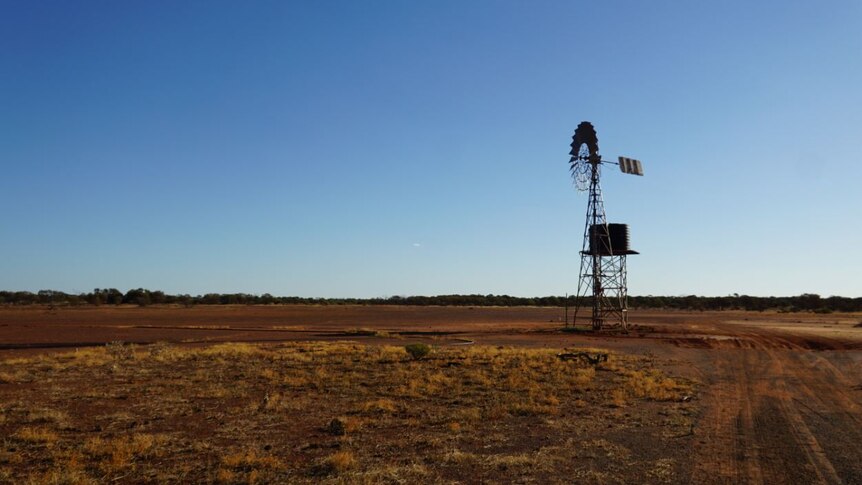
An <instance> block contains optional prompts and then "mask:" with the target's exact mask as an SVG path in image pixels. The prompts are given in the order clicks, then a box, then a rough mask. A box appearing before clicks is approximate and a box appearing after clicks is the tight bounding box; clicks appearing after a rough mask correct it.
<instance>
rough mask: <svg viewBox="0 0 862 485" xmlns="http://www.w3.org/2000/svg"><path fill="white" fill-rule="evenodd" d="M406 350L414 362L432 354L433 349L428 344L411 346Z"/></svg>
mask: <svg viewBox="0 0 862 485" xmlns="http://www.w3.org/2000/svg"><path fill="white" fill-rule="evenodd" d="M404 350H406V351H407V353H408V354H410V357H412V358H413V360H419V359H421V358H422V357H425V356H426V355H428V354H429V353H430V352H431V347H430V346H429V345H426V344H409V345H405V346H404Z"/></svg>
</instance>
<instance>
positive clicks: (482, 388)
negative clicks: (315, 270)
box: [0, 342, 691, 483]
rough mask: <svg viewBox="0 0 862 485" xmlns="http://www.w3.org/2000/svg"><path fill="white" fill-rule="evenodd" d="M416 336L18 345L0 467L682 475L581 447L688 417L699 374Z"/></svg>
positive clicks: (279, 477)
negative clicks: (26, 353) (360, 340)
mask: <svg viewBox="0 0 862 485" xmlns="http://www.w3.org/2000/svg"><path fill="white" fill-rule="evenodd" d="M421 345H422V347H415V346H386V345H384V346H366V345H359V344H356V343H352V342H329V343H324V342H306V343H286V344H275V345H252V344H233V343H228V344H218V345H212V346H208V347H179V346H174V345H169V344H165V343H159V344H157V345H153V346H131V345H126V344H121V343H119V342H116V343H112V344H109V345H107V346H104V347H101V348H91V349H86V350H78V351H76V352H67V353H57V354H50V355H47V354H46V355H37V356H33V357H24V358H15V359H8V360H6V361H2V362H0V376H3V380H2V381H0V433H2V434H3V435H4V436H8V438H7V442H6V443H7V444H6V446H5V447H4V448H3V451H2V453H0V477H5V478H4V480H6V481H10V482H19V483H27V482H28V481H29V482H38V483H43V482H69V483H96V482H111V481H116V480H124V479H127V478H128V477H132V476H133V477H136V478H135V479H136V480H138V479H140V480H142V481H156V482H161V481H168V482H171V481H175V482H176V481H198V482H199V481H210V482H221V483H238V482H242V483H267V482H290V483H297V482H299V483H302V482H308V483H313V482H320V481H330V482H371V483H376V482H381V481H383V482H398V481H402V482H415V481H421V482H423V483H435V482H447V481H453V480H455V481H458V480H467V481H476V480H479V481H481V480H487V479H490V478H492V477H493V478H494V479H495V480H502V481H509V480H515V481H516V480H518V479H519V477H522V478H523V477H529V476H532V477H541V476H562V477H570V476H575V475H576V474H575V471H576V470H577V469H579V467H587V468H589V467H593V466H596V464H598V463H603V464H604V465H601V466H602V467H604V468H603V469H606V468H607V466H610V465H607V464H608V463H617V462H618V464H617V465H613V466H611V467H610V468H609V469H611V470H613V469H617V468H614V467H622V466H623V464H624V465H625V467H628V468H627V469H630V470H635V471H636V472H637V470H640V472H639V473H642V474H643V476H647V475H648V474H652V475H649V476H653V477H654V476H659V475H656V473H658V472H655V470H660V471H662V473H665V474H666V475H667V476H669V477H672V476H673V473H672V472H673V469H674V466H675V465H674V463H673V462H672V461H671V462H670V463H667V462H662V464H661V466H659V465H658V464H656V463H653V462H651V461H649V460H643V461H638V460H637V459H633V458H632V457H631V456H630V455H626V454H625V453H623V452H622V451H619V450H620V449H622V448H619V446H621V445H616V444H614V445H612V444H607V445H606V446H605V445H603V446H605V448H606V449H608V450H611V449H613V450H616V451H614V453H617V455H613V456H611V455H608V454H601V453H591V454H586V453H583V451H581V450H583V446H582V444H583V443H586V442H587V441H588V440H592V439H594V438H595V434H594V433H595V431H596V430H603V429H605V428H606V427H607V424H608V423H609V422H613V424H614V426H617V427H623V428H626V429H628V430H629V431H628V432H629V433H637V432H644V431H643V430H644V429H648V428H644V427H643V423H648V422H650V420H651V419H653V420H655V421H656V422H659V421H660V420H661V421H662V422H670V421H671V420H669V418H668V417H667V416H669V415H672V416H673V420H672V423H673V424H672V425H666V426H671V427H673V429H675V430H676V429H677V428H678V430H677V431H678V432H679V434H682V433H683V432H684V430H686V429H688V427H689V426H690V425H691V419H690V418H689V416H690V415H691V405H690V404H688V403H681V402H678V401H679V397H680V396H681V395H683V393H690V392H691V389H690V386H689V385H688V384H687V383H685V382H684V381H679V380H676V379H672V378H670V377H668V376H666V375H664V374H662V373H660V372H658V371H656V370H655V369H654V368H653V366H652V361H651V360H650V359H647V358H641V357H631V356H625V355H619V354H614V353H607V352H606V351H604V352H605V353H607V355H608V360H607V362H598V363H595V364H586V363H584V362H581V361H579V360H571V361H563V360H561V359H560V358H559V357H558V356H557V354H559V353H560V349H527V348H508V347H487V346H469V347H449V348H446V347H440V348H437V349H435V351H434V352H433V353H428V352H426V351H425V350H429V349H430V348H429V347H428V346H427V345H424V344H421ZM411 348H420V349H422V350H421V351H420V352H418V353H416V352H415V351H411ZM578 350H580V351H583V352H591V353H594V352H602V351H601V350H600V349H599V350H597V349H575V351H578ZM417 356H419V357H422V360H421V361H419V360H417ZM24 375H26V376H30V377H28V378H27V387H20V386H21V385H22V384H21V383H22V378H21V377H20V376H24ZM636 402H637V403H639V404H638V405H637V406H632V404H634V403H636ZM620 408H622V409H624V410H627V411H626V414H625V415H620V414H618V413H619V412H621V411H620ZM628 410H637V411H638V413H639V414H637V415H634V414H631V411H628ZM659 411H661V413H662V414H661V415H658V414H656V413H658V412H659ZM638 430H640V431H638ZM662 431H663V432H666V430H665V429H663V430H662ZM645 439H646V438H645ZM567 440H568V441H567ZM614 447H616V448H614ZM10 450H11V451H10ZM435 457H441V458H439V459H436V458H435ZM619 469H621V468H619ZM609 476H612V475H609ZM659 481H661V480H659Z"/></svg>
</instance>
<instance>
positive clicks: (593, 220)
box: [566, 121, 643, 330]
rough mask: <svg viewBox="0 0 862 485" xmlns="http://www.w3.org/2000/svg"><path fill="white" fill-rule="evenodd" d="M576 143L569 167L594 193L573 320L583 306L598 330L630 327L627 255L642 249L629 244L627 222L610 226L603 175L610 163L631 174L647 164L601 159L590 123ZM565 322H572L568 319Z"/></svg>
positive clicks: (583, 126)
mask: <svg viewBox="0 0 862 485" xmlns="http://www.w3.org/2000/svg"><path fill="white" fill-rule="evenodd" d="M571 146H572V151H571V152H569V154H570V155H571V156H572V158H571V160H569V165H570V169H571V172H572V177H574V179H575V185H576V186H577V188H578V190H579V191H588V192H589V198H588V200H587V220H586V223H585V224H584V239H583V244H582V246H581V270H580V276H579V278H578V293H577V295H576V300H575V316H574V319H573V320H572V322H571V324H572V326H574V325H575V323H576V322H577V319H578V311H579V310H582V307H584V309H585V307H587V306H591V307H592V321H591V323H592V327H593V329H594V330H601V329H602V328H605V327H610V326H615V325H619V326H620V327H622V328H623V329H627V328H628V287H627V282H626V257H627V256H628V255H630V254H638V253H637V251H632V250H631V249H630V248H629V227H628V225H626V224H608V221H607V217H606V215H605V205H604V201H603V199H602V187H601V184H600V183H599V179H600V178H601V167H602V165H605V164H611V165H619V167H620V171H622V172H623V173H628V174H632V175H643V167H642V165H641V162H640V161H639V160H633V159H631V158H625V157H619V159H618V162H610V161H606V160H602V157H601V155H600V154H599V139H598V136H596V130H595V128H593V125H592V123H590V122H588V121H584V122H581V124H579V125H578V128H577V129H576V130H575V134H574V136H572V145H571ZM566 326H567V327H568V326H569V322H568V318H567V319H566Z"/></svg>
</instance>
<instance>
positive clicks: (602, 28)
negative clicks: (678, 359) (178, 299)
mask: <svg viewBox="0 0 862 485" xmlns="http://www.w3.org/2000/svg"><path fill="white" fill-rule="evenodd" d="M582 120H589V121H592V122H593V124H594V125H595V126H596V129H597V131H598V135H599V142H600V147H601V152H602V154H603V155H604V156H605V158H609V159H616V156H618V155H626V156H631V157H635V158H639V159H641V160H643V162H644V166H645V172H646V175H645V176H644V177H634V176H630V175H622V174H620V173H619V172H618V171H617V170H616V169H615V168H614V167H609V169H607V170H606V171H605V173H604V175H605V176H604V177H603V189H604V195H605V207H606V209H607V213H608V219H609V221H610V222H625V223H628V224H629V225H630V227H631V233H632V246H633V248H634V249H636V250H639V251H640V252H641V253H642V254H641V255H639V256H635V257H631V258H630V259H629V292H630V294H634V295H647V294H655V295H681V294H699V295H727V294H731V293H741V294H742V293H745V294H751V295H795V294H800V293H803V292H811V293H819V294H821V295H823V296H828V295H843V296H853V297H858V296H862V279H860V272H862V271H860V270H862V256H860V249H862V157H860V146H862V2H859V1H858V0H845V1H827V2H819V3H812V2H810V1H805V2H803V1H757V2H750V1H729V2H691V1H676V2H669V1H650V2H644V1H556V2H552V1H504V0H494V1H460V0H459V1H429V2H419V1H396V0H391V1H385V0H380V1H361V2H347V1H344V2H334V1H325V0H324V1H304V2H288V1H273V2H263V1H254V2H235V1H225V2H216V1H212V0H207V1H199V2H192V1H183V2H175V1H164V2H160V1H122V2H116V1H104V2H90V1H79V2H63V1H56V2H39V1H31V0H21V1H10V0H0V168H2V171H0V204H2V208H3V217H2V222H0V289H7V290H31V291H35V290H38V289H47V288H50V289H56V290H62V291H67V292H72V291H75V292H77V291H90V290H92V289H93V288H95V287H100V288H105V287H116V288H119V289H121V290H123V291H125V290H126V289H129V288H136V287H145V288H150V289H162V290H164V291H166V292H170V293H191V294H199V293H205V292H248V293H264V292H269V293H272V294H275V295H299V296H322V297H339V296H355V297H377V296H391V295H434V294H448V293H482V294H486V293H494V294H511V295H518V296H536V295H550V294H558V295H561V294H563V293H566V292H568V293H573V292H574V291H575V289H576V286H577V272H578V265H579V257H578V251H579V250H580V245H581V237H582V232H583V225H584V213H585V209H586V203H587V200H586V196H585V195H584V194H582V193H578V192H577V191H575V189H574V187H573V184H572V181H571V179H570V177H569V174H568V167H567V163H568V155H567V152H568V150H569V146H568V145H569V143H570V141H571V135H572V131H573V130H574V128H575V127H576V126H577V124H578V123H579V122H580V121H582Z"/></svg>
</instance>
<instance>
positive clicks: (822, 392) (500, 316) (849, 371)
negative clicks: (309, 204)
mask: <svg viewBox="0 0 862 485" xmlns="http://www.w3.org/2000/svg"><path fill="white" fill-rule="evenodd" d="M562 317H563V309H561V308H480V307H476V308H470V307H401V306H198V307H192V308H178V307H148V308H137V307H87V308H58V309H48V308H45V307H38V306H34V307H22V308H15V307H6V308H0V358H3V357H11V356H14V355H18V354H21V353H33V352H45V351H56V350H58V349H68V348H70V347H83V346H89V345H103V344H104V343H107V342H111V341H117V340H121V341H124V342H135V343H139V344H147V343H152V342H157V341H169V342H176V343H188V344H202V343H209V342H221V341H284V340H348V339H349V340H361V341H363V342H384V343H390V344H392V343H394V344H399V345H401V344H403V343H408V342H411V341H426V342H433V343H435V344H437V345H447V344H467V343H471V342H475V343H477V344H493V345H524V346H545V347H555V348H563V347H572V346H581V347H583V346H589V347H601V348H608V349H612V350H617V351H620V352H628V353H640V354H651V355H654V356H656V357H657V358H658V359H659V360H660V361H661V362H664V363H665V364H664V365H665V366H666V367H667V368H668V369H669V371H670V372H672V373H676V374H682V375H684V376H686V377H690V378H693V379H696V380H697V381H699V382H700V385H699V386H698V393H697V396H696V399H697V400H699V405H700V407H701V410H702V411H701V415H700V416H699V418H698V420H697V421H696V423H695V425H694V426H693V429H692V433H693V434H694V437H695V439H694V441H693V443H694V447H693V449H692V450H690V451H691V453H690V456H691V464H690V466H691V468H690V469H691V470H692V476H691V482H692V483H767V484H773V483H827V484H833V483H834V484H837V483H848V484H849V483H862V327H857V326H856V325H857V324H858V323H859V322H860V315H858V314H856V315H854V314H830V315H814V314H777V313H769V312H764V313H754V312H659V311H633V312H632V313H631V322H632V323H633V330H632V331H631V332H629V333H628V334H626V335H623V334H620V333H613V332H609V333H601V334H596V333H592V332H587V331H583V332H581V331H579V332H562V331H560V329H561V326H562V323H561V322H560V320H561V319H562ZM360 329H363V331H362V332H357V331H358V330H360ZM374 331H377V332H389V333H391V334H396V333H397V334H400V337H399V338H401V339H402V340H393V339H391V338H384V337H383V336H381V334H380V333H378V334H377V335H376V336H375V335H373V333H374Z"/></svg>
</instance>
